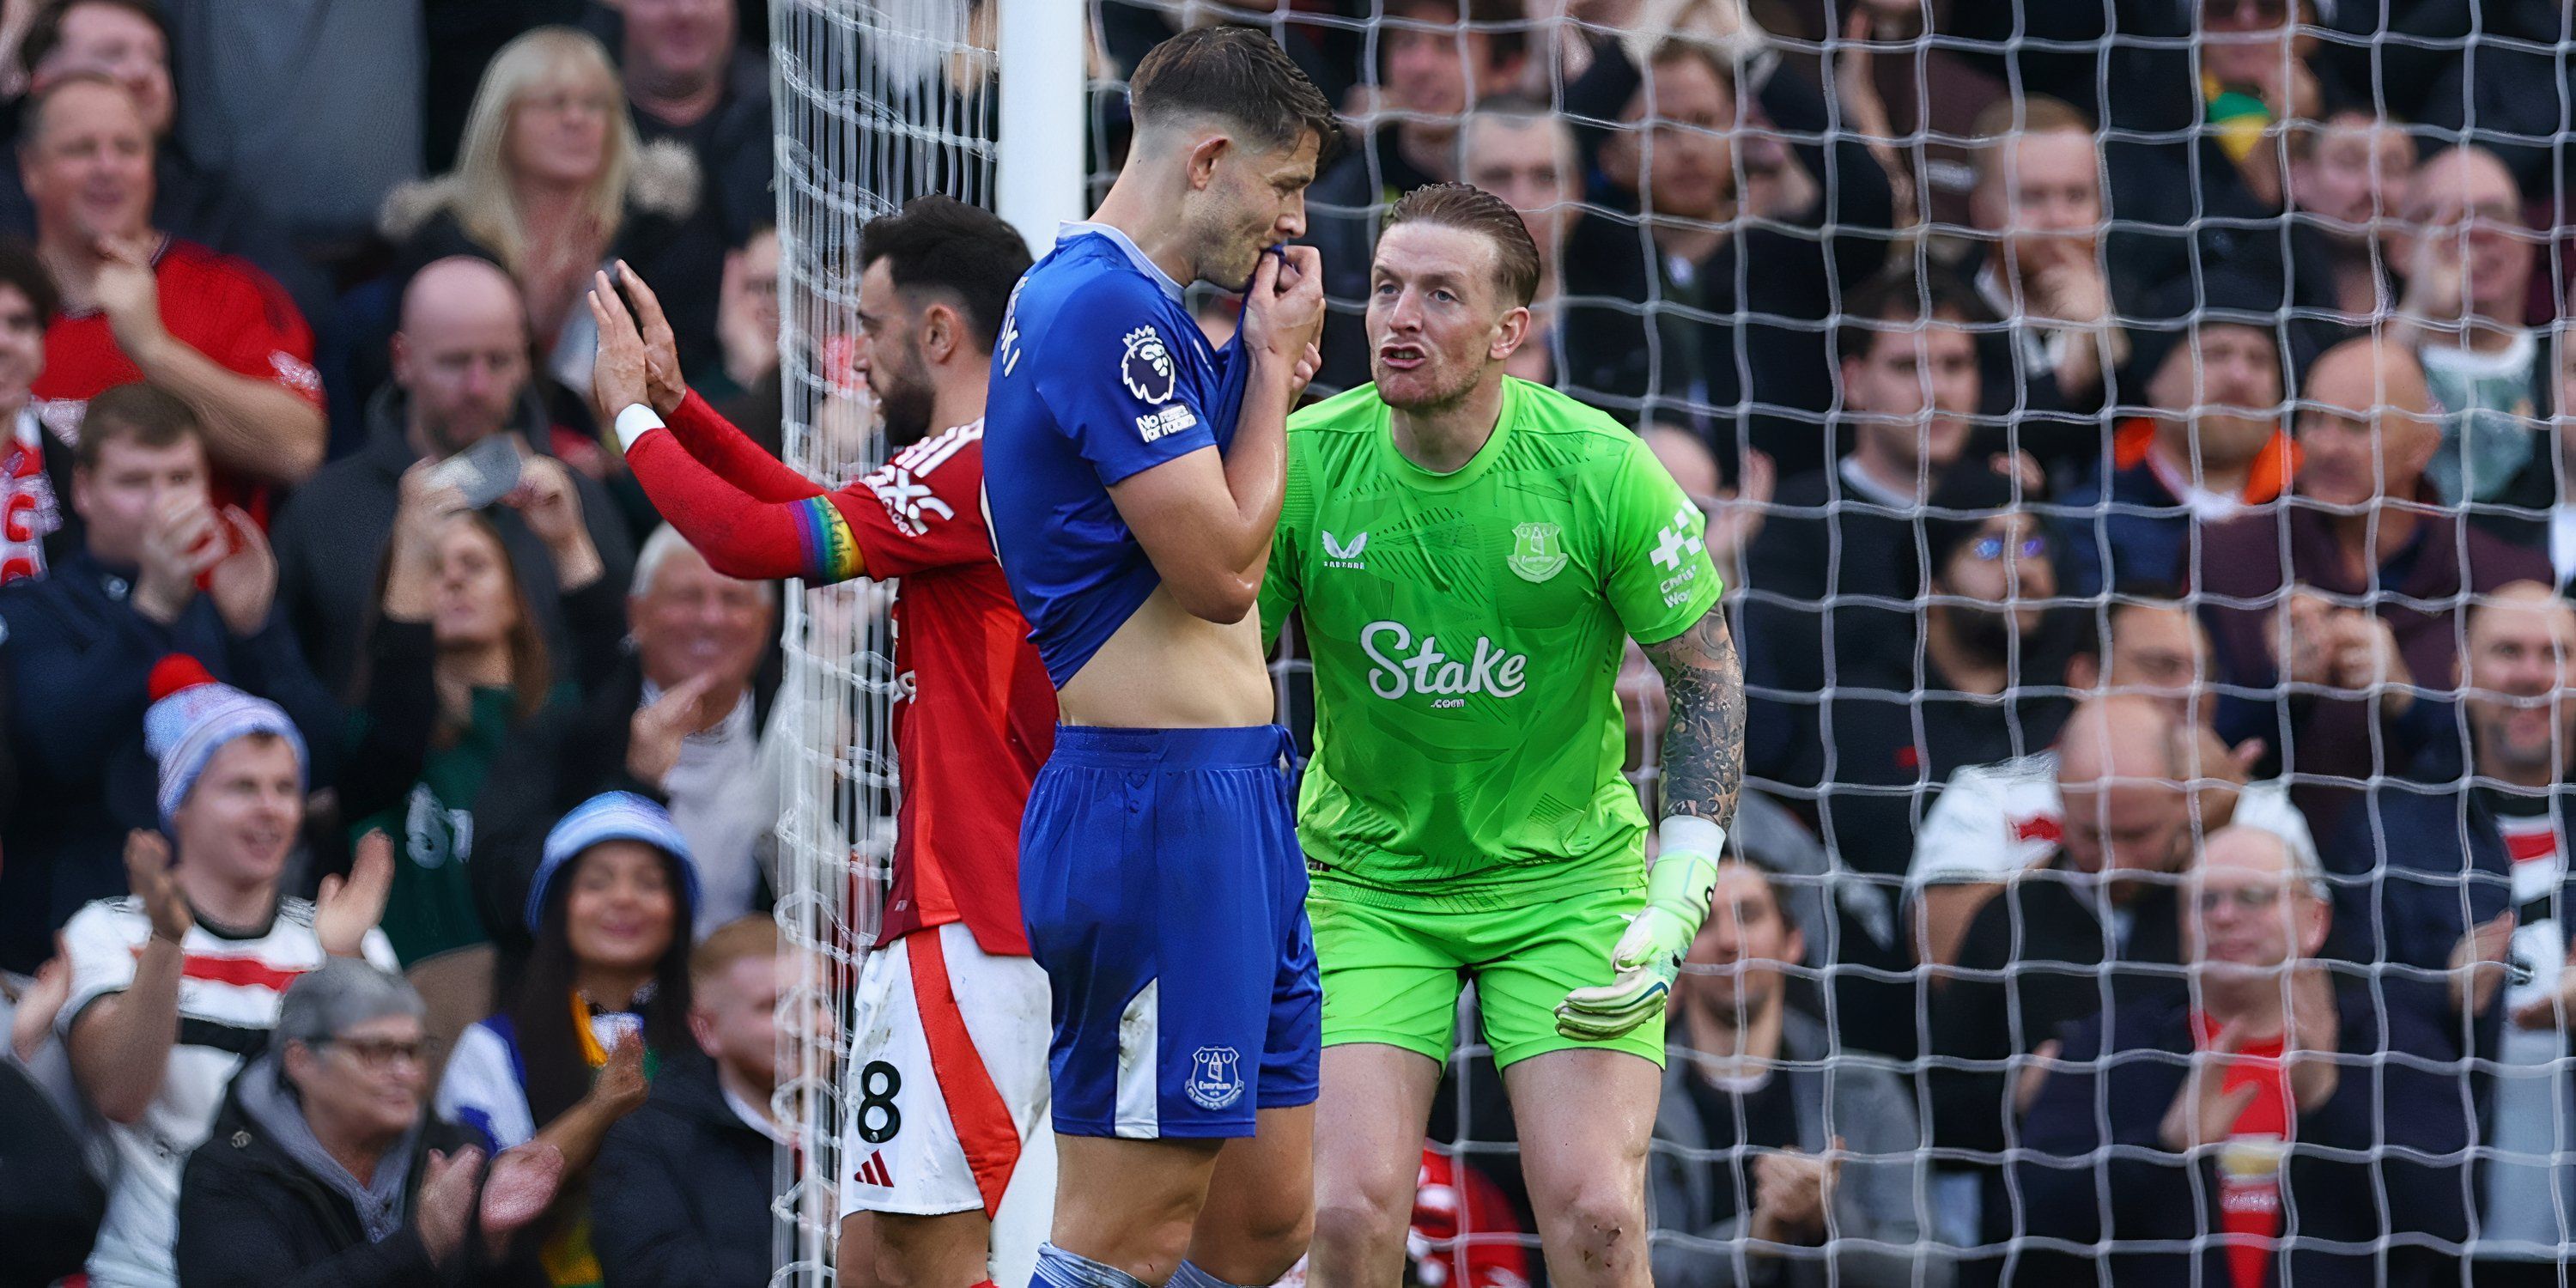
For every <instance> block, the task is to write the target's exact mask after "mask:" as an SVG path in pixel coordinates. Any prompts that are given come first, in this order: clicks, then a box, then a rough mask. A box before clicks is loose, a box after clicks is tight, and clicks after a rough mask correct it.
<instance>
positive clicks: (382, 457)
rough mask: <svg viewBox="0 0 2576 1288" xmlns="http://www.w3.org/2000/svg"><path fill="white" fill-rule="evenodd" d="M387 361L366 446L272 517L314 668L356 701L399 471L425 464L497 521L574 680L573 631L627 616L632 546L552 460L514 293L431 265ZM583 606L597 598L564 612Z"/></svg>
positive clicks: (602, 505)
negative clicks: (355, 682)
mask: <svg viewBox="0 0 2576 1288" xmlns="http://www.w3.org/2000/svg"><path fill="white" fill-rule="evenodd" d="M391 356H392V360H393V376H394V379H393V384H392V385H391V386H390V387H388V388H386V389H384V390H381V391H379V392H378V393H377V395H376V397H375V398H374V399H373V400H372V401H371V402H370V403H369V404H368V409H367V439H366V443H365V445H364V446H362V447H360V448H359V449H358V450H357V451H356V452H355V453H353V454H351V455H349V456H346V457H343V458H342V459H340V460H337V461H334V462H332V463H331V464H329V465H327V466H325V467H323V469H322V470H321V471H320V472H319V473H317V474H315V475H314V476H313V478H312V479H311V480H310V481H308V482H306V483H305V484H304V485H303V486H302V487H300V488H298V489H296V492H295V497H294V499H293V500H292V501H290V502H288V503H287V505H286V507H285V509H284V511H283V512H282V513H281V514H280V515H279V516H278V521H277V526H276V529H275V537H276V541H277V549H278V564H279V578H280V584H279V596H280V598H281V599H282V600H283V601H284V603H285V608H286V615H287V620H288V621H290V622H291V623H293V624H294V627H295V633H296V636H297V638H298V639H300V640H301V641H302V642H303V645H304V649H305V653H306V655H307V656H308V657H310V658H311V659H312V660H313V669H314V671H315V672H316V673H317V674H319V675H320V676H321V677H322V679H323V680H324V682H325V683H327V684H329V685H330V686H331V689H332V691H333V692H335V693H346V692H348V691H349V687H350V680H351V679H352V678H353V677H354V676H355V675H356V673H357V671H358V667H359V661H360V657H361V654H362V652H363V649H364V646H365V641H366V639H367V626H368V622H369V621H370V620H371V619H372V618H373V617H374V615H375V613H376V603H377V591H378V583H377V577H376V574H377V568H378V565H379V564H380V562H381V560H382V557H383V554H384V551H385V547H386V545H387V543H388V542H389V541H390V540H391V538H392V536H393V532H394V527H395V519H396V515H397V513H398V512H399V511H400V510H401V508H402V480H403V474H404V472H405V471H407V470H409V469H410V468H411V467H412V466H414V465H416V464H419V463H420V462H423V461H428V462H432V463H435V464H437V467H438V470H439V473H440V476H441V479H442V480H443V481H445V482H448V483H450V484H453V485H456V486H457V487H458V488H459V490H460V491H461V492H463V493H464V494H465V496H464V502H465V504H464V507H463V508H468V509H474V510H479V511H481V512H482V513H483V514H484V515H485V516H486V517H488V518H490V519H491V521H492V526H493V528H494V530H495V531H497V532H498V533H499V534H500V537H501V544H502V547H503V548H504V549H505V550H507V551H508V552H509V556H510V565H511V568H512V570H513V571H514V572H515V573H516V575H517V579H518V582H519V584H520V585H521V586H523V587H525V588H526V590H527V595H528V605H529V608H530V610H531V611H532V612H533V613H534V615H535V617H536V619H537V622H538V625H539V626H540V628H541V633H542V635H543V637H544V639H545V642H546V648H547V656H548V660H549V661H550V662H551V664H552V665H553V668H554V670H555V672H556V673H557V674H559V675H571V674H574V673H575V672H576V671H577V670H578V669H579V666H578V662H577V656H576V651H575V643H574V641H575V637H576V635H577V634H578V632H577V631H575V630H574V629H573V627H572V623H573V622H575V621H580V620H589V616H588V615H590V614H594V613H595V612H596V613H606V614H609V615H614V614H615V613H617V612H618V611H619V607H618V602H617V601H618V599H619V597H620V594H619V592H620V590H621V589H622V588H623V587H625V586H626V585H627V583H628V581H629V579H630V578H631V576H632V574H633V570H634V566H635V538H634V536H633V534H631V533H630V532H629V531H628V530H627V526H626V524H625V522H624V521H623V520H622V519H621V518H620V517H619V514H618V511H617V508H616V506H615V505H614V504H613V503H612V502H611V501H610V499H609V496H608V492H607V490H606V489H605V488H603V487H602V486H601V485H600V484H599V483H598V481H596V480H594V479H592V478H590V477H588V476H587V475H584V474H582V473H581V472H580V471H578V470H571V469H566V468H565V467H564V466H563V465H562V463H561V462H559V461H557V460H556V459H555V458H554V457H553V456H552V455H550V454H549V451H550V448H551V445H552V442H553V440H554V426H553V422H552V420H551V418H550V417H549V416H548V415H547V412H546V408H545V406H544V404H543V403H542V402H541V401H540V400H539V399H538V398H536V397H535V396H534V395H533V394H532V393H531V380H532V373H531V369H530V366H529V361H528V326H527V315H526V309H525V306H524V304H523V303H522V301H521V299H520V296H519V288H518V286H517V284H516V283H514V282H512V281H511V280H510V277H509V275H508V274H506V273H504V272H502V271H501V270H500V269H498V268H495V267H493V266H492V265H491V264H490V263H488V262H485V261H483V260H480V259H475V258H472V257H467V256H459V257H455V258H451V259H443V260H439V261H437V262H436V263H433V264H431V265H429V266H428V267H426V268H424V269H422V270H421V271H420V272H419V274H418V275H416V276H414V277H413V278H412V280H411V284H410V285H409V286H408V287H406V288H405V289H404V291H403V298H402V312H401V330H400V331H399V332H397V333H396V334H395V336H394V337H393V347H392V355H391ZM514 470H515V473H514ZM584 545H587V546H588V547H589V549H588V550H587V551H584V550H582V549H581V547H582V546H584ZM594 566H595V567H596V569H597V572H596V573H593V572H592V569H593V567H594ZM583 595H590V596H594V597H596V599H595V602H591V603H587V604H583V605H574V604H573V603H571V602H570V601H571V600H573V599H574V598H576V597H579V596H583Z"/></svg>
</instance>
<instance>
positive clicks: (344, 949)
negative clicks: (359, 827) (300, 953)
mask: <svg viewBox="0 0 2576 1288" xmlns="http://www.w3.org/2000/svg"><path fill="white" fill-rule="evenodd" d="M393 888H394V843H393V838H391V837H388V836H386V835H385V834H384V833H383V832H382V831H374V832H369V833H367V834H366V835H365V836H364V837H361V838H359V841H358V857H357V859H356V861H355V862H353V863H351V864H350V865H349V878H348V880H346V881H343V880H341V879H340V878H338V877H336V876H326V877H324V878H322V890H321V893H320V894H319V895H318V896H316V897H315V899H314V900H313V933H314V935H315V936H316V937H318V938H319V939H321V941H322V951H324V952H327V953H329V954H331V955H332V956H334V957H363V956H365V955H366V939H367V932H368V931H370V930H373V929H375V928H376V923H377V922H379V921H382V920H383V919H384V915H385V898H386V896H388V895H390V894H392V893H393Z"/></svg>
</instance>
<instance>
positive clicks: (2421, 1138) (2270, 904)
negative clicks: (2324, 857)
mask: <svg viewBox="0 0 2576 1288" xmlns="http://www.w3.org/2000/svg"><path fill="white" fill-rule="evenodd" d="M2184 889H2185V891H2186V893H2187V895H2188V897H2187V898H2186V899H2185V900H2184V901H2183V904H2182V907H2183V909H2184V911H2183V912H2182V915H2181V917H2180V919H2179V923H2178V924H2179V929H2180V934H2181V939H2182V942H2183V944H2184V947H2185V954H2186V958H2187V961H2188V963H2189V968H2190V972H2191V974H2192V976H2193V984H2194V987H2193V989H2192V990H2191V992H2190V993H2189V994H2187V995H2186V994H2185V993H2183V992H2182V991H2181V990H2178V989H2177V990H2173V991H2170V992H2168V993H2166V994H2165V995H2164V996H2163V997H2162V998H2160V999H2157V1000H2154V1001H2150V1002H2147V1003H2144V1004H2141V1005H2135V1006H2123V1007H2121V1008H2119V1009H2118V1010H2116V1011H2112V1012H2107V1013H2104V1014H2101V1015H2098V1016H2095V1017H2093V1018H2091V1019H2088V1020H2085V1021H2083V1022H2082V1023H2080V1024H2077V1025H2075V1026H2073V1027H2072V1028H2071V1029H2069V1030H2068V1031H2067V1033H2066V1036H2065V1038H2064V1046H2063V1049H2062V1050H2060V1051H2059V1052H2058V1057H2059V1061H2060V1063H2058V1064H2057V1065H2056V1066H2055V1068H2054V1071H2052V1072H2049V1073H2047V1074H2045V1075H2044V1078H2042V1079H2041V1080H2039V1081H2037V1083H2036V1085H2035V1086H2033V1087H2029V1088H2028V1093H2029V1094H2030V1096H2031V1097H2032V1099H2031V1100H2030V1109H2029V1117H2028V1118H2027V1120H2026V1121H2024V1122H2023V1124H2022V1126H2021V1131H2020V1134H2019V1140H2018V1142H2017V1143H2018V1144H2019V1145H2021V1146H2022V1149H2023V1152H2022V1153H2021V1154H2020V1156H2019V1157H2017V1158H2016V1160H2015V1162H2014V1167H2013V1172H2014V1180H2015V1181H2016V1182H2017V1184H2016V1185H2015V1186H2014V1187H2013V1188H2014V1192H2015V1194H2016V1195H2017V1199H2018V1204H2019V1217H2020V1221H2019V1222H2018V1228H2016V1229H2015V1230H2013V1231H2012V1233H2014V1234H2016V1235H2021V1236H2026V1237H2030V1238H2031V1240H2032V1242H2031V1243H2030V1244H2029V1245H2027V1246H2025V1247H2024V1248H2023V1249H2022V1250H2021V1252H2020V1253H2019V1255H2018V1264H2017V1269H2018V1272H2019V1275H2018V1281H2019V1282H2023V1283H2029V1284H2058V1283H2066V1282H2070V1281H2083V1280H2089V1279H2091V1278H2093V1277H2095V1276H2096V1275H2097V1274H2107V1275H2108V1276H2109V1279H2108V1281H2109V1282H2113V1283H2118V1284H2122V1285H2167V1284H2170V1285H2177V1286H2179V1285H2183V1284H2239V1285H2244V1284H2263V1283H2282V1284H2289V1283H2296V1284H2300V1285H2345V1284H2349V1285H2354V1286H2355V1288H2358V1286H2359V1285H2365V1284H2370V1285H2391V1286H2392V1288H2394V1286H2402V1285H2416V1284H2424V1285H2429V1284H2433V1283H2440V1282H2446V1281H2451V1280H2453V1279H2455V1277H2456V1276H2458V1275H2459V1274H2460V1268H2459V1261H2458V1256H2459V1254H2458V1252H2457V1248H2458V1247H2459V1244H2460V1243H2461V1241H2464V1240H2466V1239H2467V1238H2468V1235H2469V1213H2468V1198H2469V1192H2470V1185H2469V1178H2468V1177H2467V1176H2466V1175H2464V1174H2463V1169H2464V1164H2465V1160H2466V1158H2467V1156H2468V1150H2469V1143H2470V1132H2469V1115H2468V1105H2469V1097H2468V1094H2467V1088H2466V1086H2465V1084H2464V1081H2463V1079H2462V1078H2461V1076H2460V1069H2459V1065H2458V1063H2457V1062H2458V1060H2459V1052H2458V1049H2457V1046H2456V1044H2455V1043H2453V1042H2452V1040H2451V1039H2450V1038H2448V1037H2446V1036H2445V1035H2444V1033H2443V1031H2442V1029H2441V1027H2439V1026H2438V1025H2437V1024H2436V1023H2435V1022H2434V1021H2432V1020H2431V1019H2429V1018H2427V1017H2426V1016H2424V1015H2423V1014H2422V1013H2420V1012H2419V1011H2417V1010H2415V1009H2414V1008H2412V1007H2410V1006H2407V1005H2404V1004H2402V1003H2397V1002H2395V1001H2394V1000H2393V999H2391V1000H2390V1001H2388V1002H2383V1001H2381V1000H2380V995H2379V994H2378V993H2377V992H2376V990H2374V989H2373V988H2372V987H2371V986H2370V984H2369V983H2368V982H2367V981H2365V980H2360V979H2348V980H2345V981H2343V982H2341V983H2340V984H2339V983H2338V981H2337V980H2336V978H2335V976H2334V975H2332V974H2331V973H2329V971H2328V970H2327V968H2326V967H2325V966H2324V965H2323V964H2322V963H2321V962H2319V961H2318V960H2317V954H2318V953H2319V951H2320V950H2321V948H2322V947H2323V945H2324V943H2325V938H2326V933H2327V930H2328V928H2329V926H2330V925H2331V922H2332V915H2331V913H2330V912H2329V909H2328V903H2327V897H2326V889H2325V881H2324V877H2323V875H2322V874H2321V873H2319V872H2318V871H2317V869H2316V868H2315V867H2313V866H2311V865H2308V864H2306V863H2304V862H2302V861H2301V860H2300V859H2299V858H2297V857H2296V856H2295V855H2294V853H2293V852H2292V851H2291V850H2290V848H2289V847H2288V846H2286V845H2284V844H2283V843H2282V841H2281V839H2280V838H2279V837H2278V836H2276V835H2274V834H2272V833H2270V832H2265V831H2261V830H2259V829H2255V828H2238V827H2231V828H2223V829H2221V830H2220V831H2218V832H2217V833H2215V834H2214V835H2212V836H2211V837H2210V839H2209V843H2208V845H2207V846H2206V847H2205V849H2204V851H2203V853H2202V855H2201V858H2200V860H2199V862H2198V863H2197V864H2195V865H2194V867H2193V869H2192V872H2191V874H2190V877H2189V880H2188V883H2187V885H2186V886H2185V887H2184ZM2169 915H2170V914H2169ZM2221 1235H2227V1236H2231V1237H2228V1238H2221V1237H2219V1236H2221ZM2043 1239H2044V1240H2047V1241H2048V1242H2046V1243H2041V1242H2039V1240H2043ZM2106 1241H2107V1242H2108V1243H2109V1244H2110V1245H2111V1248H2112V1251H2111V1252H2110V1254H2109V1256H2108V1257H2107V1259H2105V1260H2096V1259H2094V1258H2093V1257H2091V1256H2089V1255H2084V1254H2076V1255H2072V1256H2070V1255H2069V1254H2068V1253H2066V1252H2064V1251H2062V1249H2065V1248H2067V1247H2068V1246H2069V1245H2073V1246H2074V1247H2079V1248H2080V1247H2085V1246H2087V1245H2092V1246H2100V1245H2101V1244H2102V1243H2104V1242H2106Z"/></svg>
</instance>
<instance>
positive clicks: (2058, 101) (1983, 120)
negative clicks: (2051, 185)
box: [1968, 94, 2093, 188]
mask: <svg viewBox="0 0 2576 1288" xmlns="http://www.w3.org/2000/svg"><path fill="white" fill-rule="evenodd" d="M2059 130H2074V131H2076V132H2077V133H2080V134H2086V135H2090V134H2091V133H2093V118H2092V117H2089V116H2086V115H2085V114H2084V109H2082V108H2080V107H2077V106H2075V105H2074V104H2073V103H2069V102H2067V101H2066V100H2065V99H2062V98H2050V97H2049V96H2048V95H2046V94H2030V95H2025V96H2023V97H2021V98H2011V97H2005V98H1999V99H1996V100H1995V101H1994V102H1991V103H1988V104H1986V109H1985V110H1984V111H1982V112H1979V113H1977V119H1976V121H1975V123H1974V124H1972V125H1970V126H1969V127H1968V133H1969V136H1970V137H1971V138H1974V139H1975V140H1976V144H1977V146H1976V151H1975V162H1974V164H1975V167H1976V171H1977V183H1976V186H1977V187H1980V188H1982V187H1984V186H1986V181H1987V180H1989V179H1992V178H1994V177H1995V158H1996V157H1997V156H1998V155H2000V154H2001V153H2002V152H2003V145H2004V144H2006V143H2008V142H2010V141H2012V140H2013V139H2016V138H2019V137H2021V136H2023V135H2028V134H2054V133H2056V132H2057V131H2059Z"/></svg>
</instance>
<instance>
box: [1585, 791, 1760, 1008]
mask: <svg viewBox="0 0 2576 1288" xmlns="http://www.w3.org/2000/svg"><path fill="white" fill-rule="evenodd" d="M1676 823H1687V824H1694V825H1696V826H1691V827H1683V828H1677V827H1675V826H1674V824H1676ZM1675 832H1679V833H1682V835H1680V836H1674V835H1671V834H1672V833H1675ZM1662 833H1663V834H1664V844H1663V850H1662V853H1661V854H1659V855H1658V856H1657V857H1656V859H1655V868H1654V871H1653V872H1651V873H1649V874H1647V877H1646V910H1645V911H1644V912H1641V913H1638V914H1637V916H1636V917H1635V919H1633V920H1631V921H1630V922H1629V923H1628V930H1627V933H1625V934H1622V935H1620V936H1619V943H1618V945H1617V946H1616V947H1613V948H1612V949H1611V950H1610V969H1611V970H1612V971H1614V972H1615V974H1614V975H1613V977H1612V978H1611V981H1610V982H1609V983H1607V984H1600V985H1595V986H1593V987H1591V988H1578V989H1575V990H1574V991H1572V992H1570V993H1567V994H1566V995H1565V1001H1564V1002H1562V1003H1560V1004H1558V1006H1557V1008H1556V1031H1557V1032H1558V1033H1560V1034H1563V1035H1564V1036H1566V1037H1569V1038H1573V1039H1575V1040H1577V1041H1580V1042H1607V1041H1609V1040H1610V1039H1612V1038H1616V1037H1621V1036H1624V1035H1626V1034H1627V1033H1629V1032H1631V1031H1633V1030H1635V1029H1636V1028H1637V1026H1639V1025H1641V1024H1644V1023H1645V1022H1646V1021H1648V1020H1651V1019H1653V1018H1655V1017H1656V1016H1657V1015H1660V1014H1662V1013H1663V1010H1664V1003H1665V1002H1666V1001H1667V1000H1668V999H1669V998H1670V996H1671V994H1672V989H1673V980H1674V979H1675V978H1677V977H1678V976H1679V975H1680V974H1681V969H1682V957H1683V956H1684V955H1685V954H1687V953H1688V952H1689V951H1690V945H1691V940H1692V939H1693V938H1694V937H1696V936H1697V935H1698V934H1699V923H1700V922H1702V921H1703V920H1706V919H1707V917H1708V901H1709V894H1710V890H1711V888H1712V887H1714V886H1715V885H1716V884H1717V856H1718V854H1719V853H1720V852H1721V851H1723V850H1724V849H1725V846H1726V832H1725V829H1723V828H1720V827H1719V826H1718V825H1716V824H1715V823H1711V822H1708V821H1707V820H1705V819H1697V818H1672V819H1666V820H1664V826H1663V828H1662Z"/></svg>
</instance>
